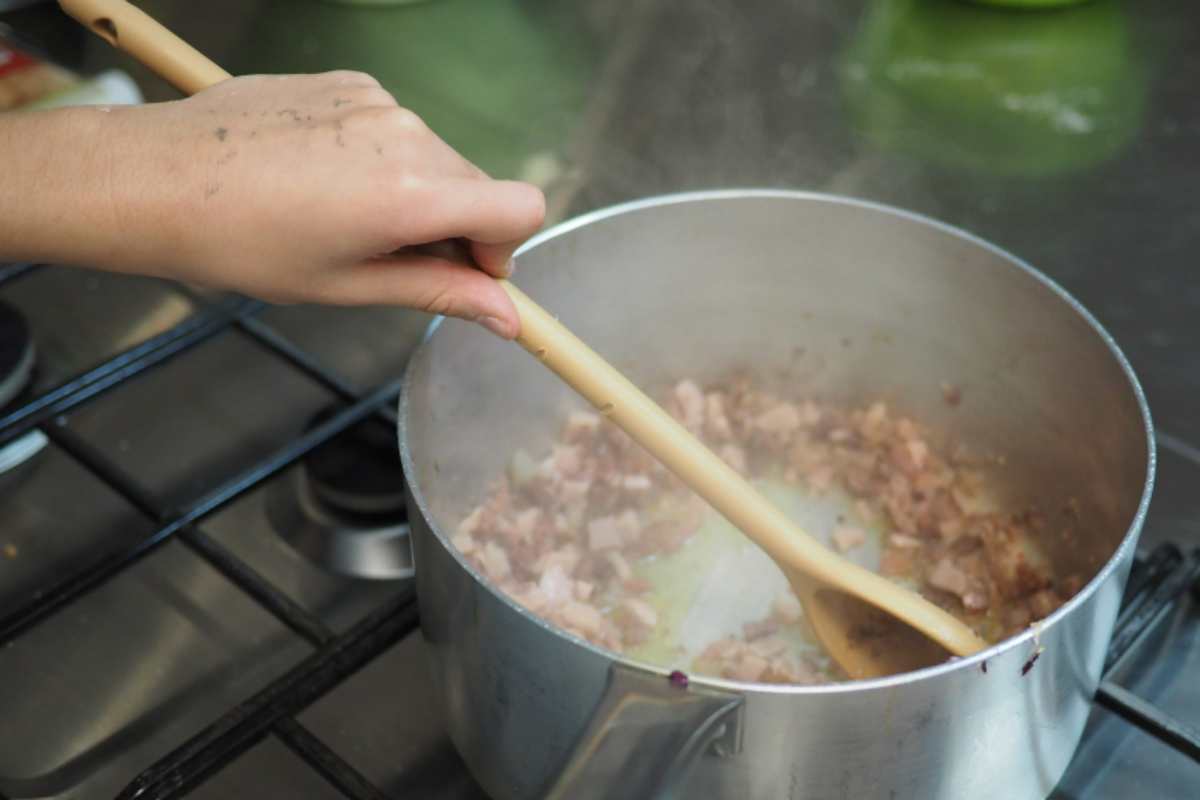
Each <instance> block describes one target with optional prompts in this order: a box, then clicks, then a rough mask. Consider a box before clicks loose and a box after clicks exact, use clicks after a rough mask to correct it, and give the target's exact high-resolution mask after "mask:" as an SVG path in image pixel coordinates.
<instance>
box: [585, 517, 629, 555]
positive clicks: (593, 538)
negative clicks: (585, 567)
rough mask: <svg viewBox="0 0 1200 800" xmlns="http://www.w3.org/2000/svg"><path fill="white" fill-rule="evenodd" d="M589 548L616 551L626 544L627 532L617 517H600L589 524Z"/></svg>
mask: <svg viewBox="0 0 1200 800" xmlns="http://www.w3.org/2000/svg"><path fill="white" fill-rule="evenodd" d="M587 534H588V548H589V549H591V550H616V549H617V548H619V547H621V546H622V545H624V544H625V532H624V529H623V528H622V526H621V523H620V522H619V521H618V520H617V518H616V517H600V518H599V519H594V520H592V521H591V522H589V523H588V526H587Z"/></svg>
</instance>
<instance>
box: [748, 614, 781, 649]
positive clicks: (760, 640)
mask: <svg viewBox="0 0 1200 800" xmlns="http://www.w3.org/2000/svg"><path fill="white" fill-rule="evenodd" d="M750 624H751V625H753V624H755V623H750ZM759 624H765V625H768V626H773V627H775V628H777V627H778V626H774V624H773V623H771V622H770V621H766V622H763V623H759ZM746 639H747V640H748V641H750V640H753V641H750V647H751V648H752V649H753V650H754V652H756V653H758V654H759V655H760V656H762V657H763V658H780V657H781V656H784V655H787V652H788V649H789V647H788V643H787V642H786V641H784V640H783V639H781V638H780V637H778V636H776V635H775V631H774V630H771V631H770V632H768V633H765V634H762V635H761V636H753V637H751V636H747V637H746Z"/></svg>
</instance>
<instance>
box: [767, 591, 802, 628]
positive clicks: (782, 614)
mask: <svg viewBox="0 0 1200 800" xmlns="http://www.w3.org/2000/svg"><path fill="white" fill-rule="evenodd" d="M803 613H804V612H803V611H802V609H801V608H800V601H799V600H797V599H796V595H794V594H792V593H791V592H790V591H787V592H784V593H783V594H781V595H779V596H778V597H776V598H775V602H774V603H772V604H771V615H772V616H774V617H775V618H776V619H778V620H779V621H780V622H782V623H783V624H785V625H790V624H792V623H795V622H799V621H800V617H801V616H802V615H803Z"/></svg>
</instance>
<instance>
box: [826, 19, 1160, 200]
mask: <svg viewBox="0 0 1200 800" xmlns="http://www.w3.org/2000/svg"><path fill="white" fill-rule="evenodd" d="M841 66H842V70H841V72H842V75H841V77H842V88H843V93H844V96H845V100H846V103H847V105H848V107H849V110H850V118H851V121H852V125H853V126H854V129H855V132H856V133H858V134H860V135H861V136H863V137H864V138H865V139H866V140H867V141H869V142H870V143H871V144H872V145H874V146H875V147H878V148H879V149H881V150H885V151H890V152H898V153H903V154H906V155H909V156H912V157H916V158H919V159H921V160H923V161H927V162H930V163H934V164H938V165H942V166H945V167H950V168H955V169H969V170H976V171H980V172H986V173H989V174H993V175H1003V176H1024V177H1037V176H1049V175H1054V174H1060V173H1064V172H1070V171H1074V170H1079V169H1083V168H1086V167H1089V166H1093V165H1095V164H1098V163H1101V162H1103V161H1105V160H1106V159H1108V158H1111V157H1112V156H1113V155H1115V154H1116V153H1117V152H1119V151H1120V149H1121V148H1122V146H1124V145H1125V144H1127V143H1128V142H1129V141H1130V140H1131V139H1132V138H1133V136H1134V135H1135V134H1136V132H1137V128H1138V126H1139V124H1140V122H1141V118H1142V109H1143V105H1144V102H1145V98H1144V94H1145V92H1144V87H1143V78H1142V76H1141V70H1140V69H1139V68H1138V65H1137V64H1136V61H1135V59H1134V57H1133V55H1132V52H1131V44H1130V42H1129V37H1128V32H1127V28H1126V24H1125V19H1124V16H1123V14H1122V11H1121V8H1120V6H1119V5H1118V3H1117V2H1115V0H1097V1H1096V2H1090V3H1088V4H1086V5H1080V6H1078V7H1074V8H1063V9H1056V10H1053V11H1046V12H1045V13H1028V12H1027V11H1021V10H1013V9H995V8H983V7H979V6H973V5H971V4H968V3H964V2H961V1H960V0H875V1H874V2H872V3H871V4H870V5H869V6H868V9H867V11H866V15H865V17H864V19H863V24H862V27H861V28H860V30H859V31H858V34H857V36H856V37H855V39H854V40H853V42H852V43H851V46H850V47H849V49H848V50H847V52H846V54H845V58H844V61H843V63H842V65H841Z"/></svg>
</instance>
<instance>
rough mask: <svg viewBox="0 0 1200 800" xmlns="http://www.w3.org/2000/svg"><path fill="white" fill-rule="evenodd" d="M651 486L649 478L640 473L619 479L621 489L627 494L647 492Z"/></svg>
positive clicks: (652, 484) (651, 482)
mask: <svg viewBox="0 0 1200 800" xmlns="http://www.w3.org/2000/svg"><path fill="white" fill-rule="evenodd" d="M653 486H654V483H653V481H651V480H650V476H649V475H644V474H642V473H634V474H632V475H626V476H625V477H623V478H622V479H621V488H623V489H624V490H625V491H627V492H648V491H650V489H651V488H653Z"/></svg>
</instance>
